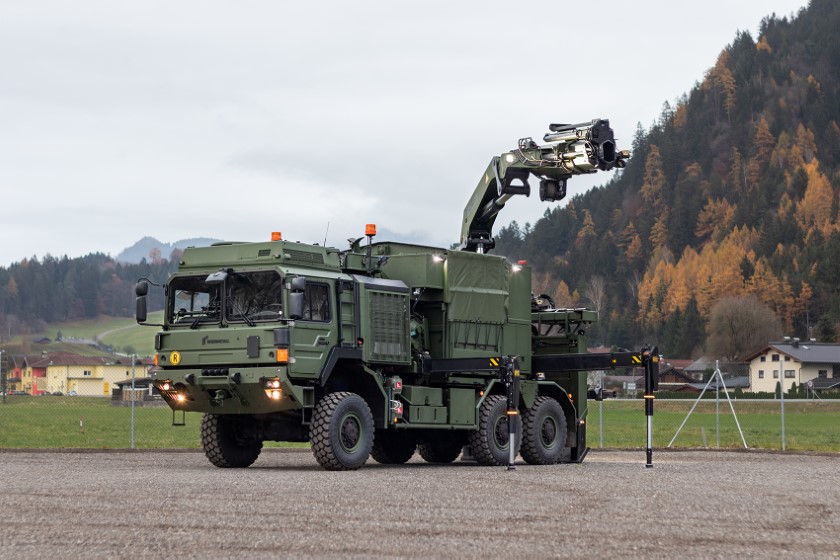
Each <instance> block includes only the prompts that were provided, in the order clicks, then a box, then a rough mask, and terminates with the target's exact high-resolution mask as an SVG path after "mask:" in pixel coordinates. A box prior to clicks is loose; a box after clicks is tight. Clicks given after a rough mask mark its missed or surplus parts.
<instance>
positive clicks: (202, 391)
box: [152, 366, 304, 414]
mask: <svg viewBox="0 0 840 560" xmlns="http://www.w3.org/2000/svg"><path fill="white" fill-rule="evenodd" d="M152 376H153V379H154V386H155V387H156V388H157V389H158V391H159V392H160V394H161V396H162V397H163V399H164V400H165V401H166V403H167V404H168V405H169V406H170V408H172V409H173V410H179V411H184V412H205V413H212V414H269V413H272V412H282V411H288V410H297V409H300V408H302V407H303V404H302V403H303V393H304V389H303V387H300V386H296V385H294V384H293V383H291V382H290V381H289V378H288V372H287V368H286V367H285V366H280V367H245V368H235V367H231V368H224V369H218V370H208V369H159V370H157V371H155V372H153V374H152Z"/></svg>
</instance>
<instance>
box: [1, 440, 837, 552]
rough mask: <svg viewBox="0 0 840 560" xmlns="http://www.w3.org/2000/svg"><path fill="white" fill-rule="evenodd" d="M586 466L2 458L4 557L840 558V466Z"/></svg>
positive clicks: (282, 454) (719, 458)
mask: <svg viewBox="0 0 840 560" xmlns="http://www.w3.org/2000/svg"><path fill="white" fill-rule="evenodd" d="M654 464H655V466H654V468H653V469H645V468H644V452H643V451H592V452H591V453H590V454H589V456H588V457H587V458H586V461H585V462H584V463H583V464H581V465H559V466H552V467H534V466H529V465H525V464H521V465H519V466H518V468H517V470H516V471H512V472H508V471H507V470H506V469H505V468H504V467H502V468H488V467H479V466H477V465H474V464H469V463H461V462H456V463H454V464H452V465H446V466H438V465H430V464H426V463H423V462H420V461H419V460H415V461H412V462H411V463H409V464H407V465H404V466H397V467H394V466H388V467H385V466H381V465H378V464H376V463H369V464H368V465H366V466H365V467H364V468H363V469H361V470H359V471H355V472H344V473H341V472H339V473H336V472H326V471H323V470H321V469H320V468H319V467H318V465H317V464H316V463H315V461H314V459H313V458H312V456H311V454H310V453H309V452H308V451H302V450H266V451H264V452H263V454H262V456H261V457H260V458H259V459H258V461H257V462H256V463H255V465H254V466H252V467H251V468H249V469H244V470H224V469H218V468H215V467H213V466H211V465H210V464H209V463H208V462H207V460H206V459H205V458H204V455H203V454H202V453H200V452H172V451H165V452H163V451H161V452H148V451H143V452H127V451H102V452H13V451H0V480H2V485H3V489H2V496H0V518H2V520H3V528H2V531H0V558H50V557H52V558H82V557H83V558H86V559H87V558H113V557H118V556H120V557H141V558H164V557H172V556H176V557H203V558H243V557H248V558H277V557H294V558H370V557H379V558H445V557H450V558H455V557H457V558H490V557H502V558H505V557H507V558H512V557H523V556H525V557H536V558H548V557H560V556H563V557H573V558H599V557H602V558H606V557H619V556H621V557H631V558H665V557H670V558H674V557H689V558H710V557H733V556H735V555H750V556H753V557H759V558H779V557H791V558H792V557H796V558H832V557H840V469H838V466H840V457H838V456H836V455H834V456H829V455H824V456H819V455H794V454H772V453H750V452H714V451H680V452H664V451H663V452H656V453H655V454H654Z"/></svg>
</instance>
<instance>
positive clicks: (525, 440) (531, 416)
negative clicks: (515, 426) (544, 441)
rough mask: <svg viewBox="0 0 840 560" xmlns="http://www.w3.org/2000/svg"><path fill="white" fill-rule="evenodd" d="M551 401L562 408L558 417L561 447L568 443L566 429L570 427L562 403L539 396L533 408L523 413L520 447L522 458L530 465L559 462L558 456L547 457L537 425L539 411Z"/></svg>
mask: <svg viewBox="0 0 840 560" xmlns="http://www.w3.org/2000/svg"><path fill="white" fill-rule="evenodd" d="M551 401H554V403H556V404H557V407H558V408H559V409H560V413H561V414H560V416H559V418H558V420H559V426H558V433H559V434H560V436H559V437H560V441H561V442H562V444H563V445H562V446H561V448H562V447H565V445H566V430H567V429H568V428H567V424H566V415H565V414H563V409H562V407H561V406H560V403H558V402H557V400H556V399H553V398H551V397H546V396H542V397H537V398H536V399H535V400H534V404H533V405H532V406H531V408H529V409H528V410H527V411H525V414H523V415H522V447H521V448H520V449H519V452H520V453H521V454H522V458H523V459H524V460H525V462H526V463H528V464H530V465H553V464H555V463H557V460H559V457H557V459H556V460H549V459H548V458H546V456H545V453H543V450H542V447H541V444H540V442H539V439H538V438H539V430H538V429H537V426H536V421H537V412H538V411H539V409H540V408H541V407H542V406H545V405H546V404H547V403H549V402H551Z"/></svg>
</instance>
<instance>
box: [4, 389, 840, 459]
mask: <svg viewBox="0 0 840 560" xmlns="http://www.w3.org/2000/svg"><path fill="white" fill-rule="evenodd" d="M692 404H693V401H656V404H655V409H654V416H653V434H654V447H655V448H663V447H666V446H667V445H668V443H669V442H670V441H671V439H672V438H673V437H674V434H675V433H676V431H677V428H678V427H679V425H680V424H681V423H682V421H683V420H684V419H685V416H686V413H687V412H688V410H689V409H690V408H691V405H692ZM603 410H604V446H605V447H638V448H641V447H644V446H645V416H644V403H643V402H642V401H641V400H638V401H615V400H606V401H604V402H603ZM735 412H736V414H737V416H738V420H739V422H740V424H741V428H742V430H743V432H744V437H745V438H746V440H747V445H748V446H749V447H750V448H766V449H780V448H781V415H780V413H779V403H778V402H755V401H738V402H736V403H735ZM720 413H721V414H720V442H721V447H724V448H741V447H743V445H742V443H741V439H740V436H739V435H738V431H737V427H736V425H735V421H734V419H733V417H732V414H731V413H730V412H729V408H728V405H727V404H726V401H722V402H721V403H720ZM179 419H180V417H179ZM200 421H201V416H200V415H199V414H187V415H186V426H172V411H171V410H170V409H169V408H168V407H166V406H145V407H136V408H135V446H136V447H137V448H170V449H172V448H198V447H199V423H200ZM598 430H599V418H598V403H596V402H590V403H589V416H588V418H587V437H588V444H589V446H590V447H594V448H597V447H598V446H599V432H598ZM715 430H716V427H715V403H714V402H713V401H712V402H702V403H700V404H699V405H698V406H697V409H696V410H695V411H694V413H693V414H692V416H691V417H690V419H689V420H688V422H687V423H686V425H685V427H684V428H683V430H682V432H681V433H680V435H679V437H678V438H677V439H676V441H675V442H674V444H673V447H703V436H704V435H705V438H706V446H707V447H715V446H716V444H717V435H716V431H715ZM785 441H786V448H787V449H789V450H808V451H832V452H840V402H824V401H823V402H820V401H811V402H802V401H799V402H792V401H789V402H787V403H786V405H785ZM266 445H272V446H274V445H281V444H274V443H271V444H269V443H267V444H266ZM283 445H293V446H301V445H302V446H304V447H305V446H306V444H283ZM130 446H131V409H130V408H129V407H117V406H113V405H112V404H111V400H110V399H105V398H98V397H53V396H49V397H32V396H8V397H6V404H2V400H0V448H109V449H119V448H128V447H130Z"/></svg>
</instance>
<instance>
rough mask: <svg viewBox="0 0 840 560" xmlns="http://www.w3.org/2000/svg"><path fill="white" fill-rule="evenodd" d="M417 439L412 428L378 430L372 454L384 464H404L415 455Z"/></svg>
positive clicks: (377, 460)
mask: <svg viewBox="0 0 840 560" xmlns="http://www.w3.org/2000/svg"><path fill="white" fill-rule="evenodd" d="M415 449H417V439H416V438H415V436H414V434H412V433H411V432H410V430H377V431H376V436H375V437H374V440H373V448H372V449H371V450H370V456H371V457H373V459H374V460H375V461H376V462H378V463H382V464H383V465H402V464H403V463H405V462H407V461H408V460H409V459H411V458H412V457H413V456H414V451H415Z"/></svg>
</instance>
